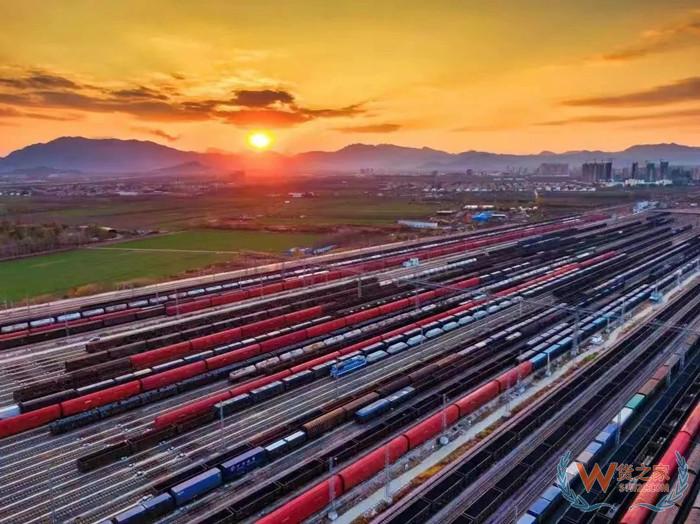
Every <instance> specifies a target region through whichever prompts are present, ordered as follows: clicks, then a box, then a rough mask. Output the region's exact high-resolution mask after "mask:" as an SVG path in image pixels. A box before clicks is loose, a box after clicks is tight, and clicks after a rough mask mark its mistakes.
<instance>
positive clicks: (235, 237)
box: [110, 229, 318, 253]
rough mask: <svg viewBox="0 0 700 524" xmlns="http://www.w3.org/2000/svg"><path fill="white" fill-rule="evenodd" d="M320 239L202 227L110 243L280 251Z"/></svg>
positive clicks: (133, 246) (136, 246)
mask: <svg viewBox="0 0 700 524" xmlns="http://www.w3.org/2000/svg"><path fill="white" fill-rule="evenodd" d="M317 240H318V236H317V235H308V234H297V233H269V232H265V231H227V230H217V229H199V230H192V231H182V232H179V233H173V234H170V235H163V236H158V237H153V238H144V239H140V240H131V241H129V242H120V243H118V244H112V245H111V246H110V247H113V248H120V249H162V250H186V251H196V250H207V251H237V250H241V249H245V250H248V251H266V252H269V253H279V252H282V251H284V250H286V249H289V248H290V247H309V246H311V245H313V243H314V242H316V241H317Z"/></svg>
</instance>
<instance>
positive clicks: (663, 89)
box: [564, 76, 700, 107]
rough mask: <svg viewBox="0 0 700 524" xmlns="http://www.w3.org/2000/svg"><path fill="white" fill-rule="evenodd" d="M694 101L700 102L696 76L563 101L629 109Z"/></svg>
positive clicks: (699, 85)
mask: <svg viewBox="0 0 700 524" xmlns="http://www.w3.org/2000/svg"><path fill="white" fill-rule="evenodd" d="M694 100H700V77H698V76H696V77H692V78H685V79H683V80H678V81H677V82H674V83H672V84H666V85H661V86H657V87H654V88H652V89H645V90H643V91H636V92H631V93H625V94H622V95H613V96H599V97H588V98H575V99H573V100H566V101H564V105H567V106H605V107H617V106H620V107H631V106H654V105H663V104H672V103H675V102H688V101H694Z"/></svg>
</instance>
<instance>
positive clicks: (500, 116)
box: [0, 0, 700, 155]
mask: <svg viewBox="0 0 700 524" xmlns="http://www.w3.org/2000/svg"><path fill="white" fill-rule="evenodd" d="M0 12H1V13H2V18H3V20H2V31H0V155H4V154H6V153H8V152H10V151H12V150H14V149H16V148H18V147H22V146H25V145H27V144H30V143H34V142H45V141H48V140H51V139H53V138H56V137H59V136H64V135H81V136H87V137H106V136H109V137H116V138H138V139H149V140H154V141H156V142H159V143H163V144H168V145H172V146H173V147H177V148H180V149H192V150H200V151H203V150H207V149H209V148H214V149H221V150H226V151H240V150H242V149H245V148H246V147H247V146H246V136H247V134H248V133H250V131H251V130H253V129H269V130H271V131H272V132H273V134H274V136H275V138H276V141H275V149H276V150H278V151H281V152H285V153H287V152H297V151H305V150H312V149H314V150H315V149H322V150H331V149H337V148H340V147H342V146H344V145H347V144H350V143H354V142H364V143H394V144H399V145H407V146H428V147H434V148H438V149H444V150H448V151H464V150H470V149H479V150H490V151H497V152H516V153H520V152H538V151H541V150H544V149H547V150H553V151H562V150H569V149H584V148H586V149H593V148H596V149H606V150H614V149H622V148H625V147H627V146H629V145H632V144H636V143H656V142H671V141H674V142H680V143H685V144H691V145H700V1H697V0H696V1H680V0H675V1H674V0H665V1H661V0H653V1H652V0H614V1H611V0H588V1H586V0H583V1H582V0H577V1H568V0H559V1H556V2H555V1H551V0H510V1H506V0H483V1H469V0H431V1H426V0H417V1H414V0H395V1H394V0H371V1H364V0H228V1H220V2H218V1H217V2H215V1H205V0H202V1H185V0H181V1H177V2H173V1H172V0H167V1H148V0H135V1H131V0H119V1H117V0H114V1H106V0H105V1H78V0H70V1H68V2H59V1H56V0H21V1H17V0H0Z"/></svg>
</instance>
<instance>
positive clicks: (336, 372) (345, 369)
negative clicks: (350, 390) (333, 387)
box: [331, 355, 367, 378]
mask: <svg viewBox="0 0 700 524" xmlns="http://www.w3.org/2000/svg"><path fill="white" fill-rule="evenodd" d="M366 365H367V359H366V358H365V357H364V356H363V355H356V356H354V357H352V358H349V359H347V360H343V361H341V362H338V363H337V364H334V365H333V366H332V367H331V376H332V377H333V378H338V377H342V376H343V375H347V374H348V373H352V372H353V371H356V370H358V369H360V368H362V367H364V366H366Z"/></svg>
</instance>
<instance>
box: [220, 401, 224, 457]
mask: <svg viewBox="0 0 700 524" xmlns="http://www.w3.org/2000/svg"><path fill="white" fill-rule="evenodd" d="M219 432H220V434H221V439H220V446H221V452H222V453H223V451H224V405H223V403H221V402H219Z"/></svg>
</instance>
